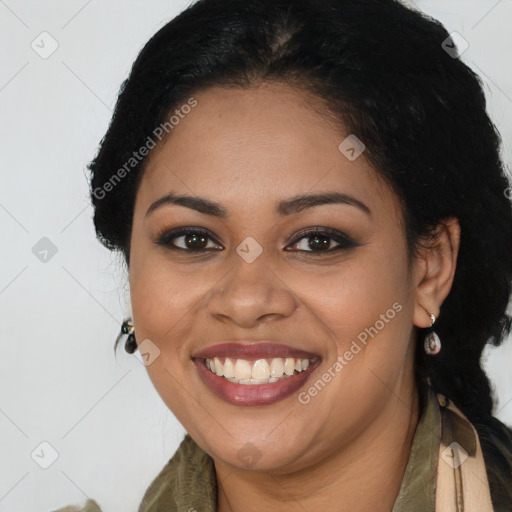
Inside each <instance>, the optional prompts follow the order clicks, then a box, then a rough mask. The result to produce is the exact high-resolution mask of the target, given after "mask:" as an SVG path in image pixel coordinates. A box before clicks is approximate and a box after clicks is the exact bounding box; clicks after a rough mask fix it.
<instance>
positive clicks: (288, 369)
mask: <svg viewBox="0 0 512 512" xmlns="http://www.w3.org/2000/svg"><path fill="white" fill-rule="evenodd" d="M294 370H295V360H294V359H293V357H287V358H286V361H285V362H284V373H286V375H293V372H294Z"/></svg>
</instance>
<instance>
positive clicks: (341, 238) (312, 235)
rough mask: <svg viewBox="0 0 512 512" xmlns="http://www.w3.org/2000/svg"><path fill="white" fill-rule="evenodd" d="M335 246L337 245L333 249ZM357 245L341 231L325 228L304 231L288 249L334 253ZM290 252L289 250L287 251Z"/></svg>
mask: <svg viewBox="0 0 512 512" xmlns="http://www.w3.org/2000/svg"><path fill="white" fill-rule="evenodd" d="M333 244H337V245H335V246H334V247H333ZM357 245H358V244H357V243H356V242H354V241H353V240H352V239H351V238H349V237H348V236H347V235H345V234H344V233H342V232H340V231H336V230H331V229H326V228H323V229H321V230H319V229H313V230H309V231H304V232H302V233H300V235H299V236H298V237H297V238H296V239H295V240H294V241H293V242H292V244H291V245H290V246H288V247H291V246H295V248H296V249H297V250H298V251H302V252H311V253H332V252H335V251H338V250H341V249H351V248H353V247H357ZM287 250H289V249H287Z"/></svg>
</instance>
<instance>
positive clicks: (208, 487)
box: [138, 434, 217, 512]
mask: <svg viewBox="0 0 512 512" xmlns="http://www.w3.org/2000/svg"><path fill="white" fill-rule="evenodd" d="M216 500H217V480H216V474H215V465H214V463H213V459H212V458H211V457H210V456H209V455H208V454H207V453H206V452H204V451H203V450H202V449H201V448H200V447H199V446H198V445H197V444H196V442H195V441H194V440H193V439H192V438H191V437H190V435H189V434H186V435H185V437H184V438H183V440H182V442H181V444H180V446H179V447H178V449H177V450H176V453H175V454H174V455H173V457H172V458H171V459H170V460H169V462H168V463H167V464H166V465H165V466H164V468H163V469H162V470H161V471H160V473H159V474H158V476H157V477H156V478H155V479H154V480H153V481H152V482H151V485H150V486H149V487H148V489H147V491H146V492H145V494H144V497H143V499H142V501H141V503H140V506H139V511H138V512H162V511H164V510H165V511H166V512H174V511H175V510H190V509H192V510H194V509H195V510H201V511H203V512H210V511H214V510H216V509H217V503H216Z"/></svg>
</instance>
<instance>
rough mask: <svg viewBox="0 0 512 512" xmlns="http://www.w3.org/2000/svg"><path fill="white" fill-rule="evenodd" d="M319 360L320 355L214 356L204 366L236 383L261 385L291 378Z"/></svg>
mask: <svg viewBox="0 0 512 512" xmlns="http://www.w3.org/2000/svg"><path fill="white" fill-rule="evenodd" d="M318 360H319V358H318V357H313V358H311V359H306V358H302V359H301V358H297V357H274V358H266V359H255V360H249V359H239V358H236V359H235V358H229V357H213V358H205V359H204V366H205V367H206V368H207V369H208V370H209V371H210V372H211V373H213V374H214V375H217V377H223V378H224V379H226V380H228V381H229V382H232V383H234V384H245V385H261V384H272V383H274V382H279V381H281V380H285V379H289V378H290V377H293V376H294V375H298V374H299V373H301V372H303V371H305V370H307V369H308V368H309V367H310V366H311V365H312V364H314V363H315V362H316V361H318Z"/></svg>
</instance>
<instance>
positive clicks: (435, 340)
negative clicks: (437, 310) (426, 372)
mask: <svg viewBox="0 0 512 512" xmlns="http://www.w3.org/2000/svg"><path fill="white" fill-rule="evenodd" d="M430 319H431V320H432V322H431V323H430V325H429V326H428V328H429V332H428V333H427V336H426V337H425V344H424V348H425V352H426V353H427V354H428V355H429V356H435V355H436V354H439V352H440V351H441V340H440V339H439V336H438V335H437V333H436V332H435V331H434V330H433V329H432V326H433V325H434V323H435V321H436V317H435V315H432V314H431V315H430Z"/></svg>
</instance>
